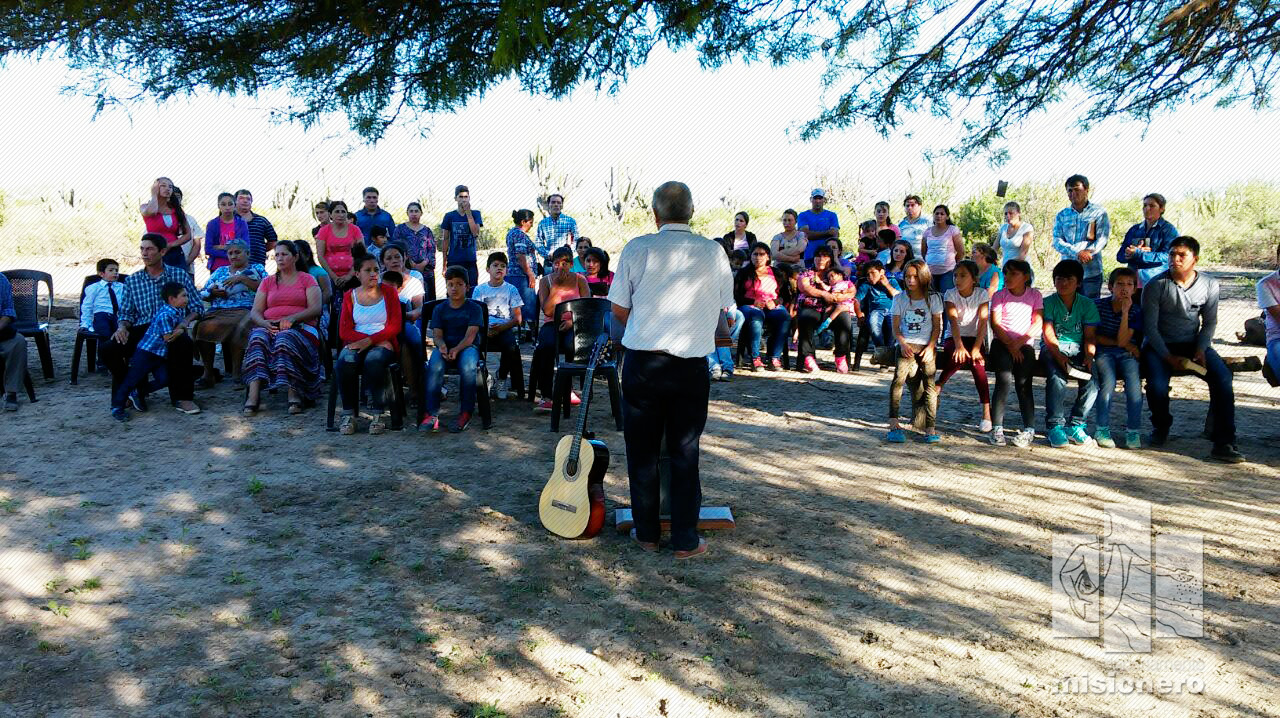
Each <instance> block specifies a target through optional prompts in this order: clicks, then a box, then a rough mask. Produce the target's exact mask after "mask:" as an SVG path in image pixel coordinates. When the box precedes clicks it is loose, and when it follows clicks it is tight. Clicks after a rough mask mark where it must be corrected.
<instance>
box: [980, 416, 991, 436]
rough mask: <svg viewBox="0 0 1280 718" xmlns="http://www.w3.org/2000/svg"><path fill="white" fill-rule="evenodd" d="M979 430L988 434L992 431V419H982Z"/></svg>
mask: <svg viewBox="0 0 1280 718" xmlns="http://www.w3.org/2000/svg"><path fill="white" fill-rule="evenodd" d="M978 431H980V432H982V433H984V434H988V433H990V432H991V420H990V419H983V420H982V423H980V424H978Z"/></svg>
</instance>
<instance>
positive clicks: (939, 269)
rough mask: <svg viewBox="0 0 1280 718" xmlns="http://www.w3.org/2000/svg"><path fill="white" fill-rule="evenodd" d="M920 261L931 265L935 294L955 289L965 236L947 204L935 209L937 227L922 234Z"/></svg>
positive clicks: (934, 216) (935, 224) (934, 217)
mask: <svg viewBox="0 0 1280 718" xmlns="http://www.w3.org/2000/svg"><path fill="white" fill-rule="evenodd" d="M920 258H921V259H923V260H924V261H925V263H926V264H928V265H929V273H930V274H932V275H933V289H934V291H936V292H939V293H941V294H946V293H947V291H948V290H950V289H953V288H955V286H956V278H955V271H956V260H958V259H964V236H963V235H962V234H960V228H959V227H957V226H956V225H955V223H954V222H952V221H951V210H950V209H949V208H948V207H947V206H946V205H945V204H940V205H938V206H937V207H934V208H933V226H932V227H930V228H928V229H926V230H924V231H923V232H921V233H920Z"/></svg>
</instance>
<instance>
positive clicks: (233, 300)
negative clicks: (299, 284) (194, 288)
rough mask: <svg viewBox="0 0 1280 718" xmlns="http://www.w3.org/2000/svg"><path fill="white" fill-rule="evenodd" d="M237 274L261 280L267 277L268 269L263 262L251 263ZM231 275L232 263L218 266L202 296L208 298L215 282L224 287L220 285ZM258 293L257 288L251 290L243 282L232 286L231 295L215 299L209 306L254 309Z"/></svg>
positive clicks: (212, 307) (214, 307)
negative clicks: (255, 297) (254, 301)
mask: <svg viewBox="0 0 1280 718" xmlns="http://www.w3.org/2000/svg"><path fill="white" fill-rule="evenodd" d="M235 274H237V275H240V274H243V275H245V276H247V277H250V278H252V279H256V280H258V281H259V282H261V281H262V280H264V279H266V278H267V270H266V268H265V267H263V266H262V265H261V264H250V265H249V266H247V267H245V268H244V270H243V271H239V272H235ZM231 275H232V272H231V266H230V265H227V266H222V267H218V268H217V269H215V270H213V274H210V275H209V281H208V282H206V283H205V285H204V293H203V294H202V295H201V296H202V297H204V298H205V299H208V298H209V290H210V289H212V288H213V286H214V285H215V284H216V285H219V289H222V288H223V287H222V286H220V285H221V284H222V282H225V281H227V280H228V279H230V278H231ZM256 294H257V291H256V290H251V289H249V288H248V287H246V286H244V285H243V284H237V285H236V286H234V287H232V288H231V291H230V292H229V295H230V296H227V297H224V298H222V299H214V300H212V301H210V303H209V308H210V309H253V298H254V296H255V295H256Z"/></svg>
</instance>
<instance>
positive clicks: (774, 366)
mask: <svg viewBox="0 0 1280 718" xmlns="http://www.w3.org/2000/svg"><path fill="white" fill-rule="evenodd" d="M781 368H782V360H781V359H778V358H777V357H774V358H773V359H770V360H769V371H778V370H779V369H781Z"/></svg>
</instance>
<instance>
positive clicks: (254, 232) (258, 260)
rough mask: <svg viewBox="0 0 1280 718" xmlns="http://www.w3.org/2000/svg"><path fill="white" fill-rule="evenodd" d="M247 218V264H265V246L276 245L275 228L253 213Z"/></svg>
mask: <svg viewBox="0 0 1280 718" xmlns="http://www.w3.org/2000/svg"><path fill="white" fill-rule="evenodd" d="M251 214H252V216H251V217H250V218H249V264H262V265H265V264H266V263H267V245H268V244H275V243H276V239H277V238H276V228H275V227H273V226H271V221H270V220H268V219H267V218H266V217H263V216H262V215H260V214H258V213H256V212H254V213H251Z"/></svg>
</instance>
